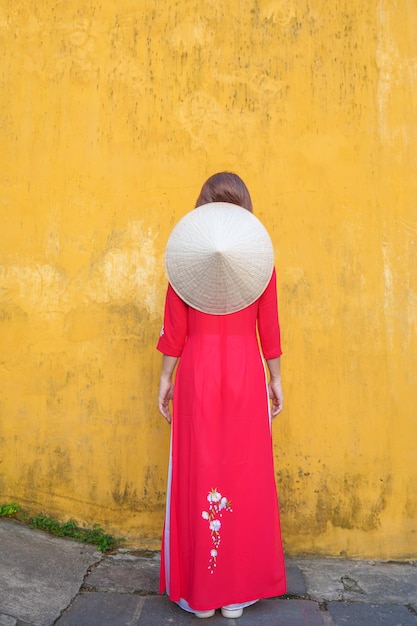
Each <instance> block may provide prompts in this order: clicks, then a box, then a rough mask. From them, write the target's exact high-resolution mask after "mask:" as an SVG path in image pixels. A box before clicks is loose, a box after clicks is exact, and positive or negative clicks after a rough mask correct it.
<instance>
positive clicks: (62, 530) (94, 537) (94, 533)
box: [0, 502, 124, 552]
mask: <svg viewBox="0 0 417 626" xmlns="http://www.w3.org/2000/svg"><path fill="white" fill-rule="evenodd" d="M0 517H13V518H14V519H18V520H20V521H24V522H26V523H28V524H29V525H30V527H31V528H38V529H40V530H44V531H46V532H47V533H49V534H51V535H54V536H56V537H70V538H71V539H75V540H76V541H81V542H83V543H90V544H93V545H95V546H97V547H98V549H99V550H101V552H107V551H109V550H113V549H114V548H116V547H117V545H118V544H119V543H121V542H122V541H124V539H123V538H120V539H116V538H115V537H113V536H112V535H109V534H107V533H105V532H104V531H103V529H102V528H100V526H99V525H98V524H94V526H93V527H92V528H82V527H80V526H78V524H77V522H76V521H75V520H69V521H68V522H59V521H58V520H56V519H53V518H51V517H48V516H47V515H43V514H42V513H40V514H39V515H34V516H30V515H29V514H28V513H27V512H26V511H25V510H24V509H22V507H21V506H20V505H19V504H16V503H14V502H12V503H9V504H1V505H0Z"/></svg>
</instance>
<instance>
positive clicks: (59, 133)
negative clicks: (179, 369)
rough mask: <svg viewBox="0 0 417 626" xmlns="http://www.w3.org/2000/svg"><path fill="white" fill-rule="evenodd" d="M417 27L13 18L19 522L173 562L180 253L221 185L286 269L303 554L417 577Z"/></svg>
mask: <svg viewBox="0 0 417 626" xmlns="http://www.w3.org/2000/svg"><path fill="white" fill-rule="evenodd" d="M416 30H417V5H416V4H415V2H413V1H412V0H370V1H369V2H363V0H335V1H334V2H329V3H326V2H323V1H322V0H292V1H291V0H270V1H268V0H258V1H256V0H241V1H239V2H233V1H232V0H227V1H226V2H222V3H219V2H217V0H207V1H206V2H204V3H202V2H200V1H197V0H178V1H175V2H174V1H173V0H172V1H171V0H167V1H166V2H162V3H156V2H155V1H154V0H119V1H118V2H110V1H109V0H93V1H92V0H65V2H57V1H56V0H43V2H41V3H33V2H32V1H29V0H0V150H1V156H0V503H1V502H7V501H17V502H19V503H21V504H22V505H23V506H25V507H27V508H29V509H31V510H32V511H34V512H38V511H39V510H43V511H44V512H46V513H48V514H50V515H56V516H58V517H59V518H60V519H67V518H69V517H74V518H75V519H76V520H78V521H79V522H83V523H86V524H89V525H91V524H93V523H99V524H101V525H103V527H104V528H105V529H106V530H107V531H110V532H113V533H114V534H116V535H118V536H124V537H126V538H127V539H128V541H129V542H130V544H132V545H137V546H143V547H145V546H147V547H158V546H159V536H160V532H161V526H162V520H163V506H164V497H165V479H166V469H167V453H168V445H169V427H168V426H167V425H166V423H165V422H164V420H163V419H162V418H161V417H160V416H159V415H158V412H157V409H156V395H157V386H158V377H159V364H160V356H159V354H158V353H157V352H156V351H155V347H154V346H155V343H156V341H157V338H158V334H159V330H160V326H161V317H162V307H163V299H164V291H165V281H166V279H165V274H164V266H163V250H164V247H165V243H166V240H167V237H168V234H169V232H170V230H171V228H172V226H173V224H174V223H175V222H176V221H177V220H178V219H179V218H180V217H181V216H182V215H183V214H185V213H186V212H187V211H188V210H190V209H191V208H192V206H193V203H194V201H195V198H196V196H197V194H198V191H199V188H200V185H201V183H202V182H203V181H204V180H205V178H206V177H207V176H209V175H210V174H212V173H214V172H215V171H218V170H221V169H232V170H234V171H237V172H238V173H239V174H240V175H241V176H242V177H243V178H244V179H245V180H246V182H247V183H248V186H249V188H250V190H251V192H252V195H253V200H254V204H255V210H256V213H257V215H258V216H259V217H260V218H261V219H262V220H263V221H264V223H265V224H266V225H267V227H268V228H269V230H270V233H271V236H272V239H273V241H274V244H275V246H276V256H277V268H278V276H279V289H280V310H281V322H282V331H283V341H284V346H283V347H284V353H285V354H284V356H283V364H282V365H283V375H284V381H285V393H286V408H285V411H284V413H283V414H282V417H280V418H279V419H278V420H277V421H276V422H275V424H274V446H275V452H276V468H277V479H278V486H279V491H280V499H281V507H282V523H283V534H284V540H285V545H286V549H287V552H288V553H293V554H295V553H301V552H311V553H317V554H331V555H339V554H346V555H349V556H372V557H404V556H414V557H416V556H417V543H416V531H417V462H416V461H417V436H416V435H417V425H416V422H417V420H416V418H417V415H416V413H417V381H416V377H417V368H416V358H417V357H416V355H417V329H416V324H417V281H416V278H417V263H416V250H415V248H416V237H417V235H416V233H417V208H416V203H417V200H416V198H417V193H416V192H417V176H416V165H417V123H416V119H417V118H416V111H417V90H416V86H417V85H416V83H417V39H416V35H415V33H416Z"/></svg>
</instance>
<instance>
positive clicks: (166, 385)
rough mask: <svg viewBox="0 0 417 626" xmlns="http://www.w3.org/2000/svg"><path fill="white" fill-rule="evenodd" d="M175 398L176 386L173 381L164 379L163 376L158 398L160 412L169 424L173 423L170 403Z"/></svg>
mask: <svg viewBox="0 0 417 626" xmlns="http://www.w3.org/2000/svg"><path fill="white" fill-rule="evenodd" d="M173 397H174V385H173V383H172V381H171V379H168V378H163V377H162V376H161V382H160V384H159V396H158V407H159V412H160V414H161V415H163V417H165V419H166V421H167V422H168V424H170V423H171V419H172V417H171V408H170V405H169V403H170V401H171V400H172V398H173Z"/></svg>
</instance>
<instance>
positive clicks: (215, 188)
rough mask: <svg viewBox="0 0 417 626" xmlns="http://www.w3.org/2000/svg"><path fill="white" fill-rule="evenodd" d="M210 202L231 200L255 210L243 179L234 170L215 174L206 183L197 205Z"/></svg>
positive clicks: (249, 209) (251, 210)
mask: <svg viewBox="0 0 417 626" xmlns="http://www.w3.org/2000/svg"><path fill="white" fill-rule="evenodd" d="M210 202H230V203H231V204H237V205H238V206H241V207H243V208H244V209H247V210H248V211H250V212H251V213H252V212H253V207H252V200H251V197H250V194H249V191H248V188H247V187H246V185H245V183H244V182H243V180H242V179H241V178H240V177H239V176H238V175H237V174H233V173H232V172H219V173H218V174H213V176H210V178H209V179H208V180H206V182H205V183H204V185H203V186H202V188H201V191H200V195H199V196H198V199H197V202H196V204H195V206H196V207H198V206H201V205H203V204H209V203H210Z"/></svg>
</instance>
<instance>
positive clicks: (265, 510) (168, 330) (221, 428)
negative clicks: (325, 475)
mask: <svg viewBox="0 0 417 626" xmlns="http://www.w3.org/2000/svg"><path fill="white" fill-rule="evenodd" d="M257 328H258V332H259V337H260V341H261V345H262V350H263V353H264V356H265V358H268V359H269V358H274V357H277V356H280V354H281V345H280V331H279V322H278V308H277V297H276V278H275V271H274V273H273V276H272V278H271V281H270V283H269V285H268V287H267V289H266V290H265V292H264V293H263V294H262V296H261V297H260V298H259V299H258V300H257V301H256V302H254V303H253V304H252V305H250V306H249V307H247V308H246V309H244V310H242V311H239V312H237V313H232V314H230V315H223V316H217V315H207V314H205V313H200V312H198V311H196V310H195V309H192V308H191V307H188V306H187V305H186V304H185V303H184V302H183V301H182V300H181V299H180V298H179V297H178V296H177V294H176V293H175V292H174V290H173V289H172V287H170V286H169V287H168V291H167V299H166V305H165V315H164V328H163V334H162V335H161V337H160V340H159V342H158V346H157V347H158V349H159V350H160V351H161V352H163V353H164V354H168V355H171V356H181V359H180V361H179V365H178V369H177V373H176V380H175V393H174V403H173V420H172V447H171V450H172V474H171V476H172V486H171V491H170V493H168V496H167V511H168V512H169V519H167V520H166V528H169V533H168V534H167V535H165V538H166V542H165V543H164V542H163V547H162V555H161V556H162V566H161V585H160V589H161V592H162V591H164V590H165V588H166V586H168V587H169V597H170V598H171V600H173V601H179V600H180V598H183V599H185V600H186V601H187V602H188V604H189V605H190V607H192V608H193V609H194V610H200V611H204V610H209V609H213V608H218V607H220V606H224V605H227V604H235V603H244V602H249V601H251V600H256V599H259V598H265V597H270V596H276V595H281V594H283V593H284V592H285V568H284V558H283V551H282V544H281V531H280V521H279V511H278V500H277V494H276V486H275V479H274V466H273V452H272V441H271V433H270V423H269V402H268V397H267V389H266V378H265V370H264V366H263V362H262V358H261V354H260V351H259V346H258V341H257V333H256V329H257ZM209 494H211V495H209ZM167 543H168V544H169V545H167ZM165 557H167V561H166V563H167V566H168V569H169V571H165ZM166 582H167V583H168V585H166Z"/></svg>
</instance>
